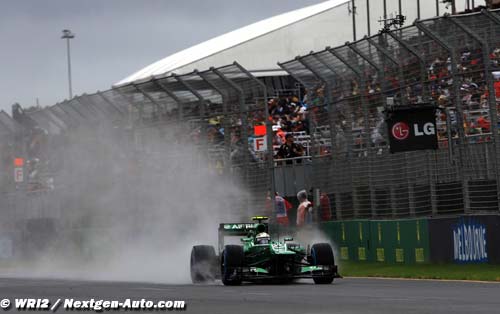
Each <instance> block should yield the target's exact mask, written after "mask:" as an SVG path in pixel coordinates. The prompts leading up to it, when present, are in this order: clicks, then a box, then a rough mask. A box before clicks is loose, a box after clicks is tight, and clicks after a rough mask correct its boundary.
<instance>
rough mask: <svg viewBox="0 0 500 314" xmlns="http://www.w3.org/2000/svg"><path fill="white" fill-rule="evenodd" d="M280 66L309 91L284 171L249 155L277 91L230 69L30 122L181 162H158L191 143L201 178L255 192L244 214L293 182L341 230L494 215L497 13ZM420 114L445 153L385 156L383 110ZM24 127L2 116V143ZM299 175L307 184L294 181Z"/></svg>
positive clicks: (499, 195)
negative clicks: (209, 175) (304, 138)
mask: <svg viewBox="0 0 500 314" xmlns="http://www.w3.org/2000/svg"><path fill="white" fill-rule="evenodd" d="M279 65H280V67H281V68H282V69H284V70H285V71H286V72H288V73H289V74H290V75H291V76H293V77H294V78H295V79H296V80H297V81H298V82H300V83H301V84H302V85H303V86H304V87H305V88H306V89H307V94H306V96H305V100H304V101H305V102H307V104H308V110H307V119H308V125H309V130H308V141H310V142H309V144H308V145H309V147H308V149H309V150H308V151H309V155H310V156H308V157H307V158H306V159H304V162H303V163H301V164H296V163H293V165H292V166H288V165H281V164H279V163H275V162H274V160H273V157H272V150H269V151H268V152H267V153H259V152H254V151H252V149H251V147H252V145H251V142H250V141H251V139H252V136H251V135H252V133H253V127H254V126H255V125H259V124H263V125H266V130H267V135H266V136H267V141H268V143H272V142H273V136H274V134H273V130H272V123H271V121H270V120H269V119H268V114H269V108H268V100H269V99H270V98H272V96H274V95H275V94H278V93H277V92H276V91H274V90H272V89H271V88H270V87H268V86H266V85H265V84H264V83H263V81H262V80H259V79H257V78H255V77H254V76H252V74H250V73H249V72H248V71H247V70H246V69H244V68H243V67H242V66H240V65H239V64H238V63H233V64H230V65H227V66H223V67H218V68H210V69H208V70H205V71H198V70H195V71H193V72H191V73H187V74H183V75H169V76H166V77H164V76H160V77H151V78H149V79H145V80H141V81H140V82H135V83H129V84H126V85H121V86H117V87H115V88H112V89H110V90H107V91H102V92H100V91H98V92H96V93H94V94H84V95H81V96H77V97H75V98H73V99H71V100H66V101H63V102H61V103H58V104H55V105H53V106H50V107H47V108H44V109H40V110H31V111H28V112H26V113H25V115H26V116H27V117H28V118H29V119H30V120H31V121H32V122H33V123H34V125H37V126H39V127H41V128H43V129H44V130H45V131H46V132H47V133H48V134H49V135H58V134H63V133H71V132H72V130H74V129H81V128H86V129H92V130H100V129H106V130H109V129H113V130H119V131H121V132H123V133H127V134H130V135H131V136H130V137H128V138H127V139H128V141H129V144H130V145H131V146H132V147H134V149H135V150H137V151H139V152H144V153H147V157H146V158H150V159H151V158H153V157H151V156H155V157H154V158H156V159H152V160H158V162H160V161H162V160H163V161H162V162H164V159H165V158H167V157H168V158H186V157H185V156H170V157H169V156H165V155H161V154H163V152H160V151H159V150H157V147H156V146H155V145H156V143H159V142H162V141H164V140H165V137H166V136H174V137H176V136H177V142H179V143H180V144H182V143H183V141H190V142H192V143H195V144H196V145H198V147H199V152H200V156H202V157H203V158H202V159H203V160H208V161H209V164H208V165H206V164H201V165H198V166H201V167H207V166H208V167H211V168H213V169H214V171H216V172H219V173H220V174H221V177H224V178H226V179H228V180H234V181H235V182H236V181H239V182H242V184H243V186H244V187H245V189H246V190H247V191H249V193H248V197H247V199H246V200H245V208H246V209H247V210H250V209H253V210H255V208H263V206H264V201H265V197H266V193H271V195H273V194H274V191H275V189H277V186H278V185H280V186H281V185H283V184H284V181H287V182H289V183H290V184H292V185H295V190H294V189H291V190H290V191H296V190H298V189H302V188H306V189H308V190H309V189H311V188H319V189H320V190H321V191H322V192H324V193H325V194H327V195H328V196H329V197H330V201H331V204H332V207H333V208H334V209H335V212H336V219H350V218H395V217H408V216H430V215H450V214H462V213H467V214H468V213H481V212H492V211H495V212H498V210H499V208H500V207H499V202H500V184H498V183H499V182H500V149H499V146H500V136H499V135H498V106H499V101H500V99H497V98H495V80H496V79H495V77H494V74H493V73H495V72H497V71H500V11H498V10H496V11H482V12H480V13H474V14H464V15H457V16H444V17H439V18H433V19H427V20H420V21H416V22H415V23H414V24H413V25H412V26H408V27H404V28H400V29H396V30H394V31H390V32H387V31H386V32H381V33H379V34H377V35H374V36H371V37H365V38H363V39H361V40H358V41H355V42H352V43H349V42H348V43H346V44H345V45H342V46H339V47H334V48H332V47H326V48H325V49H324V50H322V51H318V52H311V53H309V54H307V55H304V56H298V57H296V58H295V59H293V60H290V61H287V62H283V63H279ZM427 103H435V104H437V105H438V106H439V107H440V110H439V111H438V113H439V114H438V117H437V120H438V123H437V125H438V137H439V143H440V146H439V149H438V150H436V151H418V152H409V153H400V154H390V153H389V147H388V141H387V134H386V133H387V130H386V126H385V124H384V110H385V109H386V108H388V107H391V106H399V105H410V106H420V105H423V104H427ZM4 120H5V121H4ZM18 128H19V126H18V125H17V122H15V121H14V120H12V119H10V117H8V116H7V115H6V114H4V113H3V112H2V113H0V136H3V135H4V134H9V132H20V131H19V130H17V129H18ZM167 128H168V132H167V131H166V130H167ZM14 129H16V130H14ZM214 130H216V132H214ZM165 133H169V134H167V135H165ZM219 133H220V134H222V138H218V137H217V136H219ZM184 143H185V142H184ZM193 162H194V161H193V160H190V161H188V160H187V159H186V163H193ZM297 174H300V175H301V176H306V177H307V178H306V179H305V180H303V181H300V183H299V181H298V180H297ZM309 174H310V175H309ZM278 182H279V184H278ZM299 184H302V185H303V186H298V185H299ZM285 185H286V184H285ZM280 190H281V188H280ZM284 190H285V193H286V196H293V194H292V192H290V193H287V191H288V190H287V188H286V187H285V188H284ZM242 210H245V209H242Z"/></svg>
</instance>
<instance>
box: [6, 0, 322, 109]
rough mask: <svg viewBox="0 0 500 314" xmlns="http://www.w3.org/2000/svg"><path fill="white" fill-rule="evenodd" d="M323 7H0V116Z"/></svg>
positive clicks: (266, 2)
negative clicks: (67, 35)
mask: <svg viewBox="0 0 500 314" xmlns="http://www.w3.org/2000/svg"><path fill="white" fill-rule="evenodd" d="M320 2H322V0H105V1H104V0H0V109H4V110H6V111H7V112H8V113H10V106H11V105H12V104H13V103H15V102H18V103H20V104H21V105H22V106H23V107H29V106H31V105H34V104H35V103H36V98H39V100H40V104H41V105H42V106H47V105H52V104H55V103H56V102H58V101H61V100H63V99H65V98H67V97H68V82H67V61H66V43H65V40H62V39H61V38H60V37H61V34H62V33H61V31H62V29H65V28H69V29H71V30H72V31H73V32H74V33H75V34H76V38H75V39H73V40H72V41H71V57H72V70H73V94H76V95H78V94H82V93H85V92H87V93H92V92H95V91H96V90H106V89H108V88H110V87H111V85H112V84H114V83H116V82H118V81H119V80H121V79H123V78H125V77H126V76H128V75H130V74H132V73H134V72H136V71H137V70H140V69H141V68H143V67H144V66H146V65H149V64H151V63H153V62H155V61H157V60H159V59H162V58H164V57H166V56H168V55H170V54H172V53H174V52H177V51H179V50H182V49H184V48H188V47H190V46H192V45H194V44H197V43H200V42H202V41H204V40H207V39H210V38H212V37H215V36H217V35H221V34H224V33H226V32H228V31H231V30H234V29H236V28H239V27H242V26H245V25H248V24H250V23H253V22H257V21H259V20H261V19H264V18H267V17H271V16H273V15H276V14H279V13H284V12H287V11H290V10H293V9H298V8H301V7H304V6H307V5H312V4H316V3H320Z"/></svg>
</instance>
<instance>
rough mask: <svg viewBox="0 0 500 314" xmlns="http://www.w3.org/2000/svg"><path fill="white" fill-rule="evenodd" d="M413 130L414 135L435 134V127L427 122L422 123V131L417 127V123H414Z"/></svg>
mask: <svg viewBox="0 0 500 314" xmlns="http://www.w3.org/2000/svg"><path fill="white" fill-rule="evenodd" d="M413 127H414V131H415V136H423V135H434V134H436V129H435V128H434V124H433V123H430V122H427V123H426V124H424V129H423V131H420V130H419V129H418V124H414V125H413Z"/></svg>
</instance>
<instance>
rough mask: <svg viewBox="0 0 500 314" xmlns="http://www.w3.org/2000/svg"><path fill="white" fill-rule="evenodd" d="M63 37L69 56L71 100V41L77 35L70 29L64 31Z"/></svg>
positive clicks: (70, 91)
mask: <svg viewBox="0 0 500 314" xmlns="http://www.w3.org/2000/svg"><path fill="white" fill-rule="evenodd" d="M62 32H63V35H62V36H61V39H66V47H67V55H68V85H69V99H71V98H73V88H72V84H71V50H70V44H69V40H70V39H72V38H75V34H73V33H72V32H71V31H70V30H69V29H63V31H62Z"/></svg>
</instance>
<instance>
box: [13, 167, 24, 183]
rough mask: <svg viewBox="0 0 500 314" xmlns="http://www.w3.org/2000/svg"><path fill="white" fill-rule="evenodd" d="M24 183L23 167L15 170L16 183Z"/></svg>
mask: <svg viewBox="0 0 500 314" xmlns="http://www.w3.org/2000/svg"><path fill="white" fill-rule="evenodd" d="M23 181H24V172H23V168H22V167H16V168H14V182H16V183H21V182H23Z"/></svg>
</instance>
